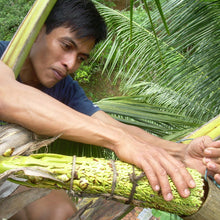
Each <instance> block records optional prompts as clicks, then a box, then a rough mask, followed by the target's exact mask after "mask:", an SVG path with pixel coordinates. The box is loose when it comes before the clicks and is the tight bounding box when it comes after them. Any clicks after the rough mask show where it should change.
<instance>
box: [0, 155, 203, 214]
mask: <svg viewBox="0 0 220 220" xmlns="http://www.w3.org/2000/svg"><path fill="white" fill-rule="evenodd" d="M113 164H114V165H113ZM73 167H75V168H74V170H73V169H72V168H73ZM114 167H115V168H114ZM19 168H20V169H21V168H22V171H21V170H19V171H18V172H15V173H14V175H15V176H16V177H22V178H25V179H26V180H27V181H26V182H19V183H20V184H22V185H26V186H30V187H39V188H51V189H60V188H62V189H66V190H73V192H74V193H75V196H86V197H89V196H92V197H95V196H104V197H106V198H110V199H114V200H117V201H119V202H122V203H130V204H132V205H134V206H139V207H150V208H156V209H160V210H164V211H167V212H171V213H176V214H178V215H192V214H194V213H196V212H197V211H198V210H199V208H200V207H201V205H202V203H203V196H204V190H203V184H204V182H203V178H202V177H201V174H200V173H199V172H197V171H196V170H192V169H188V170H189V172H190V174H191V175H192V176H193V178H194V180H195V182H196V188H194V189H191V195H190V196H189V197H188V198H182V197H181V196H180V195H179V194H178V192H177V190H176V187H175V185H174V184H173V182H172V181H171V180H170V179H169V181H170V185H171V188H172V193H173V195H174V199H173V200H172V201H170V202H167V201H165V200H164V199H163V197H162V195H161V193H157V192H154V191H153V190H152V188H151V186H150V184H149V182H148V180H147V178H146V176H145V175H143V172H142V170H140V169H138V168H136V167H134V166H132V165H130V164H127V163H124V162H121V161H115V162H113V163H112V162H111V161H109V160H105V159H100V158H85V157H77V158H75V162H74V164H73V158H72V157H70V156H64V155H57V154H34V155H30V156H14V157H3V156H1V157H0V173H4V172H5V171H7V170H11V169H19ZM72 171H73V172H72ZM14 182H18V181H14ZM70 183H71V189H70Z"/></svg>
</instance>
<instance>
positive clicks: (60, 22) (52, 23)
mask: <svg viewBox="0 0 220 220" xmlns="http://www.w3.org/2000/svg"><path fill="white" fill-rule="evenodd" d="M45 24H46V33H47V34H49V33H50V32H51V31H52V30H53V29H55V28H58V27H61V26H64V27H67V28H70V29H71V31H72V32H74V31H76V33H77V37H78V38H90V37H93V38H94V39H95V43H98V42H99V41H101V40H104V39H105V38H106V35H107V30H106V29H107V28H106V24H105V21H104V19H103V18H102V16H101V15H100V14H99V12H98V11H97V9H96V7H95V6H94V4H93V3H92V1H91V0H57V2H56V4H55V6H54V8H53V9H52V11H51V12H50V14H49V16H48V18H47V20H46V22H45Z"/></svg>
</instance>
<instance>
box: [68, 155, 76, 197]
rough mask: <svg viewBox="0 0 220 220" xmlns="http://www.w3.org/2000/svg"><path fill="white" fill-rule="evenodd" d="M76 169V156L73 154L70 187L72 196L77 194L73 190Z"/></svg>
mask: <svg viewBox="0 0 220 220" xmlns="http://www.w3.org/2000/svg"><path fill="white" fill-rule="evenodd" d="M75 169H76V156H75V155H74V156H73V162H72V172H71V180H70V189H69V194H70V195H71V196H75V192H74V191H73V189H72V187H73V180H74V175H75Z"/></svg>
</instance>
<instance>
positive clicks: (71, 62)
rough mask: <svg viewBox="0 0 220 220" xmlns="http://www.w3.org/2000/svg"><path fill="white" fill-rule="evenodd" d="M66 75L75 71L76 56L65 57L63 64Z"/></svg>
mask: <svg viewBox="0 0 220 220" xmlns="http://www.w3.org/2000/svg"><path fill="white" fill-rule="evenodd" d="M63 65H64V66H65V68H66V70H67V73H68V74H70V73H73V72H74V71H75V70H76V69H77V55H76V54H68V55H67V56H65V60H64V62H63Z"/></svg>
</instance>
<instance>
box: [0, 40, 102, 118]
mask: <svg viewBox="0 0 220 220" xmlns="http://www.w3.org/2000/svg"><path fill="white" fill-rule="evenodd" d="M8 44H9V42H8V41H0V57H1V56H2V54H3V53H4V51H5V49H6V48H7V46H8ZM18 80H19V77H18ZM19 81H20V80H19ZM40 90H41V91H43V92H44V93H46V94H48V95H50V96H52V97H53V98H55V99H57V100H59V101H61V102H62V103H64V104H66V105H68V106H69V107H71V108H73V109H75V110H76V111H78V112H81V113H84V114H86V115H89V116H91V115H92V114H94V113H95V112H97V111H98V110H100V108H99V107H98V106H96V105H94V104H93V102H92V101H90V100H89V99H88V98H87V97H86V95H85V92H84V91H83V89H82V88H81V87H80V85H79V84H78V82H77V81H75V80H73V79H72V77H71V76H67V77H65V78H64V79H62V80H61V81H59V82H58V83H57V84H56V85H55V86H54V87H52V88H46V87H45V86H42V88H41V89H40Z"/></svg>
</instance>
